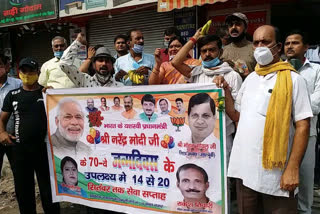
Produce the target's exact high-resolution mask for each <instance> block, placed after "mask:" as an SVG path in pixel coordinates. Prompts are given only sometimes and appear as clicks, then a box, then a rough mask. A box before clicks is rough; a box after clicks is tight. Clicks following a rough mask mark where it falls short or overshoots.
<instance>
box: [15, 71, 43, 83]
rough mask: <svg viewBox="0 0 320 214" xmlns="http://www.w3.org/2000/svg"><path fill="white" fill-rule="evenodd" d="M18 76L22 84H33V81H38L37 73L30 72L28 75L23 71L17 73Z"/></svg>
mask: <svg viewBox="0 0 320 214" xmlns="http://www.w3.org/2000/svg"><path fill="white" fill-rule="evenodd" d="M19 77H20V79H21V81H22V83H23V84H25V85H33V84H34V83H35V82H37V81H38V78H39V76H38V74H32V75H29V74H23V73H21V72H20V73H19Z"/></svg>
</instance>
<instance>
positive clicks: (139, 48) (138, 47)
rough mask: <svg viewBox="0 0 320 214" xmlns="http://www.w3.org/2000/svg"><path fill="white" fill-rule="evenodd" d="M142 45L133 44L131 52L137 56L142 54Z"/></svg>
mask: <svg viewBox="0 0 320 214" xmlns="http://www.w3.org/2000/svg"><path fill="white" fill-rule="evenodd" d="M143 47H144V46H143V45H137V44H134V46H133V48H132V50H133V51H134V52H135V53H137V54H140V53H142V52H143Z"/></svg>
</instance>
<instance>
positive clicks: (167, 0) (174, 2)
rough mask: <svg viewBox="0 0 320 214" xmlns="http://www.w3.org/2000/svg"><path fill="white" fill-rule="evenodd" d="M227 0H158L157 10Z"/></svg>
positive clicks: (164, 10)
mask: <svg viewBox="0 0 320 214" xmlns="http://www.w3.org/2000/svg"><path fill="white" fill-rule="evenodd" d="M226 1H228V0H158V12H167V11H170V10H173V9H181V8H183V7H192V6H195V5H198V6H201V5H204V4H214V3H216V2H226Z"/></svg>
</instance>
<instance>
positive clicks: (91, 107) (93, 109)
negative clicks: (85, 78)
mask: <svg viewBox="0 0 320 214" xmlns="http://www.w3.org/2000/svg"><path fill="white" fill-rule="evenodd" d="M86 110H87V112H97V111H98V109H97V108H96V107H94V100H93V99H92V98H89V99H87V107H86Z"/></svg>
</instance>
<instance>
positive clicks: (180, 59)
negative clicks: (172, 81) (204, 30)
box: [171, 28, 201, 78]
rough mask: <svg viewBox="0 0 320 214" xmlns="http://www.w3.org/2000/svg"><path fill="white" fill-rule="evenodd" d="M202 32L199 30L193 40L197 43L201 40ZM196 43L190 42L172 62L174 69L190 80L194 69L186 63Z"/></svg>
mask: <svg viewBox="0 0 320 214" xmlns="http://www.w3.org/2000/svg"><path fill="white" fill-rule="evenodd" d="M200 32H201V28H200V29H199V30H197V32H196V33H195V34H194V36H193V37H192V38H194V39H195V40H196V41H198V39H199V38H200ZM193 46H194V43H193V42H192V41H191V40H189V41H188V42H187V43H186V44H185V45H184V46H183V47H182V48H181V49H180V51H179V52H178V53H177V55H176V56H175V57H174V58H173V60H172V61H171V64H172V66H173V67H175V68H176V69H177V70H178V71H179V72H180V73H181V74H182V75H183V76H185V77H187V78H190V77H191V76H190V73H191V71H192V69H191V68H190V67H189V66H188V65H186V64H185V63H184V61H185V60H186V58H187V56H188V54H189V51H190V50H191V49H192V48H193Z"/></svg>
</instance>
